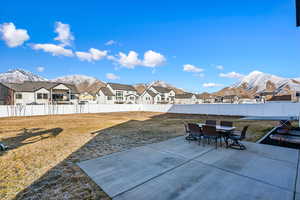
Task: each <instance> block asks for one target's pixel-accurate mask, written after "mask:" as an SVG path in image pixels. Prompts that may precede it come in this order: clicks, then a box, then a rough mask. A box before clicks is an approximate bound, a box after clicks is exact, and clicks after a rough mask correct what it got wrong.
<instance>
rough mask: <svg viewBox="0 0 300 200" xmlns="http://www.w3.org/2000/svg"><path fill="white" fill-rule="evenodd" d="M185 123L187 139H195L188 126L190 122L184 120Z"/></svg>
mask: <svg viewBox="0 0 300 200" xmlns="http://www.w3.org/2000/svg"><path fill="white" fill-rule="evenodd" d="M183 125H184V131H185V133H186V135H185V139H186V140H194V138H193V137H192V136H191V131H190V129H189V127H188V124H187V123H186V122H183Z"/></svg>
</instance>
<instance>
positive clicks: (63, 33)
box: [54, 22, 74, 47]
mask: <svg viewBox="0 0 300 200" xmlns="http://www.w3.org/2000/svg"><path fill="white" fill-rule="evenodd" d="M54 32H55V33H57V34H58V36H57V37H56V38H54V40H57V41H60V42H61V46H63V47H64V46H70V45H71V42H72V40H74V36H73V35H72V33H71V31H70V25H69V24H63V23H61V22H56V23H55V30H54Z"/></svg>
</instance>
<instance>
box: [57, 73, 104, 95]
mask: <svg viewBox="0 0 300 200" xmlns="http://www.w3.org/2000/svg"><path fill="white" fill-rule="evenodd" d="M53 81H56V82H61V83H69V84H74V85H76V87H77V89H78V91H79V92H80V93H82V92H89V93H92V94H94V93H96V92H97V91H98V90H99V88H100V87H104V86H105V85H106V83H104V82H103V81H100V80H98V79H97V78H94V77H90V76H85V75H68V76H63V77H59V78H56V79H54V80H53Z"/></svg>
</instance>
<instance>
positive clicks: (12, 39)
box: [0, 23, 29, 47]
mask: <svg viewBox="0 0 300 200" xmlns="http://www.w3.org/2000/svg"><path fill="white" fill-rule="evenodd" d="M0 33H1V35H2V37H1V39H2V40H4V41H5V43H6V45H7V46H9V47H17V46H20V45H22V44H23V43H24V42H25V41H26V40H29V35H28V34H27V30H25V29H16V26H15V25H14V24H13V23H3V24H0Z"/></svg>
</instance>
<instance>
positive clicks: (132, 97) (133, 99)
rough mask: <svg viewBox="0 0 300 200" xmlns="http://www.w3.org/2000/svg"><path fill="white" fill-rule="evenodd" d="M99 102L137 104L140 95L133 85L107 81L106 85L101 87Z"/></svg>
mask: <svg viewBox="0 0 300 200" xmlns="http://www.w3.org/2000/svg"><path fill="white" fill-rule="evenodd" d="M97 102H98V103H101V104H102V103H104V104H107V103H108V104H112V103H113V104H137V103H139V95H138V93H137V91H136V89H135V88H134V87H133V86H131V85H125V84H119V83H107V85H106V87H102V88H100V89H99V91H98V93H97Z"/></svg>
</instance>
